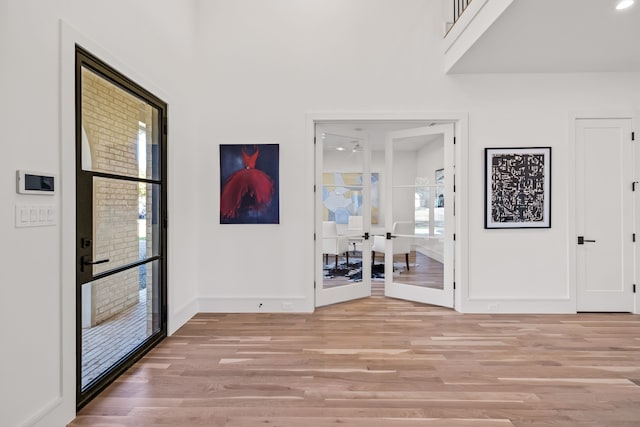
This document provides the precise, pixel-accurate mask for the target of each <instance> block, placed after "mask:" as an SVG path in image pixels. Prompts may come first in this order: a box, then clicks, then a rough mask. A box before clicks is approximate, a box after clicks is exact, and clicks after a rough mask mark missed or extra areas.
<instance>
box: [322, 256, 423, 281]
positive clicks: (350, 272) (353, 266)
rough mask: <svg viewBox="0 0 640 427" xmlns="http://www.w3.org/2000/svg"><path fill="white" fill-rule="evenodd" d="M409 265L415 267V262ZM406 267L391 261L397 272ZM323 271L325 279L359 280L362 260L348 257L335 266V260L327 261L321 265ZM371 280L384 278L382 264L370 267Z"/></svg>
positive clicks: (403, 264) (401, 263) (360, 279)
mask: <svg viewBox="0 0 640 427" xmlns="http://www.w3.org/2000/svg"><path fill="white" fill-rule="evenodd" d="M409 267H410V268H414V267H417V264H409ZM406 268H407V266H406V264H405V263H403V262H394V263H393V270H394V271H395V272H397V273H402V272H403V271H404V270H405V269H406ZM323 273H324V278H325V279H333V278H335V277H344V278H346V279H348V280H350V281H353V282H360V281H362V260H361V259H359V258H355V259H354V258H352V257H349V263H348V264H347V262H346V261H342V262H340V261H339V262H338V267H337V268H336V264H335V262H334V263H329V264H327V265H325V266H324V267H323ZM371 280H382V281H383V280H384V264H374V265H373V266H372V267H371Z"/></svg>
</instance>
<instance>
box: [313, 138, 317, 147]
mask: <svg viewBox="0 0 640 427" xmlns="http://www.w3.org/2000/svg"><path fill="white" fill-rule="evenodd" d="M313 145H316V137H315V136H314V137H313Z"/></svg>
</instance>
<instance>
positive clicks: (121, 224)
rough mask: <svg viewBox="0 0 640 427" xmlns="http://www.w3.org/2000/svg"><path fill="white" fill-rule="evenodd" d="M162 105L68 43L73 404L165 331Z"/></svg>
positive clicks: (89, 394) (87, 396)
mask: <svg viewBox="0 0 640 427" xmlns="http://www.w3.org/2000/svg"><path fill="white" fill-rule="evenodd" d="M166 120H167V105H166V104H165V103H164V102H163V101H162V100H160V99H158V98H157V97H155V96H154V95H152V94H151V93H149V92H147V91H146V90H144V89H143V88H142V87H140V86H138V85H137V84H135V83H134V82H132V81H130V80H129V79H127V78H126V77H125V76H123V75H121V74H119V73H118V72H117V71H115V70H114V69H112V68H111V67H109V66H108V65H106V64H105V63H103V62H101V61H100V60H99V59H97V58H95V57H94V56H92V55H91V54H89V53H88V52H86V51H84V50H83V49H81V48H79V47H78V48H76V262H77V264H76V323H77V326H76V327H77V340H76V343H77V380H76V389H77V405H78V408H80V407H82V406H83V405H84V404H86V403H87V402H88V401H89V400H90V399H91V398H92V397H93V396H95V395H96V394H97V393H98V392H99V391H100V390H102V389H103V388H104V387H106V385H108V384H109V383H110V382H112V381H113V380H114V379H115V378H116V377H117V376H118V375H119V374H120V373H121V372H123V371H124V370H125V369H126V368H127V367H128V366H130V365H131V364H132V363H133V362H134V361H135V360H137V359H138V358H139V357H141V356H142V355H143V354H144V353H145V352H146V351H148V350H149V349H150V348H151V347H152V346H153V345H155V344H156V343H157V342H158V341H160V340H161V339H162V338H163V337H165V336H166V333H167V327H166V277H167V275H166V266H167V259H166V253H167V251H166V248H167V239H166V210H167V208H166V207H167V197H166V186H165V182H166V170H167V168H166V164H167V163H166V162H167V158H166Z"/></svg>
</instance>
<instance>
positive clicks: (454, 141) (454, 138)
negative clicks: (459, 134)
mask: <svg viewBox="0 0 640 427" xmlns="http://www.w3.org/2000/svg"><path fill="white" fill-rule="evenodd" d="M453 145H456V137H455V136H454V137H453Z"/></svg>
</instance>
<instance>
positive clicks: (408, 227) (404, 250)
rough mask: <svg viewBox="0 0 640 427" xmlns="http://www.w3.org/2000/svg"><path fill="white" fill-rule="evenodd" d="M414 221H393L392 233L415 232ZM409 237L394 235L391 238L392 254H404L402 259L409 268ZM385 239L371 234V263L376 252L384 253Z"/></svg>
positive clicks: (374, 260)
mask: <svg viewBox="0 0 640 427" xmlns="http://www.w3.org/2000/svg"><path fill="white" fill-rule="evenodd" d="M415 227H416V225H415V223H414V222H413V221H396V222H394V223H393V232H392V234H404V235H413V234H415V231H416V230H415ZM411 241H412V238H411V237H396V238H394V239H393V254H394V255H398V254H404V260H405V263H406V264H407V270H409V254H410V253H411ZM385 251H386V239H385V237H384V236H373V246H371V263H372V264H375V262H376V252H381V253H383V254H384V253H385Z"/></svg>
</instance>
